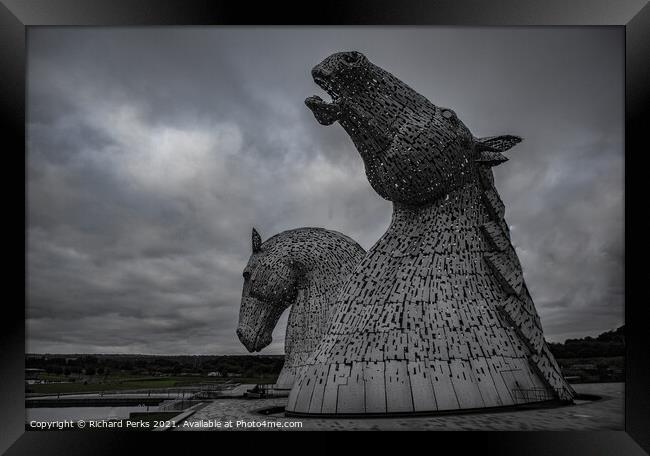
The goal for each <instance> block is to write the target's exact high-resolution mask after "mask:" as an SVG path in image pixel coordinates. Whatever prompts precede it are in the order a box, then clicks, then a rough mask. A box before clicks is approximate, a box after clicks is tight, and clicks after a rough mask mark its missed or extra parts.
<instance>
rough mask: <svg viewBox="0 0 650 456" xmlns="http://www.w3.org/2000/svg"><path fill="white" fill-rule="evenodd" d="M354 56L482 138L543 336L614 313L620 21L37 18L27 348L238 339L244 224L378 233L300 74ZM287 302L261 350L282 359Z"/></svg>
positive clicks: (207, 349)
mask: <svg viewBox="0 0 650 456" xmlns="http://www.w3.org/2000/svg"><path fill="white" fill-rule="evenodd" d="M351 49H354V50H358V51H361V52H363V53H364V54H365V55H366V56H368V58H369V59H370V60H371V61H373V62H374V63H376V64H378V65H379V66H381V67H383V68H385V69H387V70H388V71H390V72H392V73H393V74H395V75H396V76H398V77H399V78H400V79H402V80H404V81H405V82H407V83H408V84H409V85H410V86H411V87H413V88H414V89H416V90H417V91H418V92H420V93H422V94H423V95H425V96H426V97H427V98H429V99H430V100H431V101H433V102H434V103H436V104H439V105H443V106H448V107H450V108H453V109H454V110H455V111H456V113H457V114H458V116H459V117H460V118H461V119H462V120H463V121H464V123H465V124H466V125H467V126H468V127H469V128H470V130H471V131H472V132H473V134H474V135H475V136H479V137H480V136H491V135H497V134H516V135H519V136H522V137H523V138H524V141H523V142H522V143H521V144H520V145H518V146H517V147H516V148H514V149H512V150H510V151H508V152H507V155H508V156H509V157H510V160H509V161H508V162H506V163H505V164H503V165H501V166H499V167H497V168H495V179H496V184H497V188H498V189H499V191H500V194H501V196H502V198H503V200H504V202H505V204H506V220H507V221H508V223H509V224H510V225H511V230H512V238H513V242H514V244H515V246H516V248H517V252H518V254H519V256H520V259H521V262H522V265H523V268H524V276H525V279H526V281H527V284H528V287H529V289H530V291H531V294H532V296H533V299H534V300H535V303H536V306H537V309H538V312H539V313H540V316H541V319H542V323H543V326H544V330H545V335H546V337H547V339H548V340H551V341H561V340H564V339H565V338H567V337H582V336H584V335H594V334H597V333H599V332H601V331H605V330H609V329H612V328H615V327H616V326H618V325H620V324H622V323H623V309H624V307H623V306H624V288H623V277H624V276H623V273H624V271H623V266H624V248H623V226H624V219H623V199H624V195H623V171H624V155H623V90H624V85H623V74H624V73H623V68H624V67H623V33H622V32H621V31H620V30H618V29H616V28H548V29H544V28H535V29H525V28H503V29H499V28H449V27H442V28H428V27H413V28H396V27H391V28H373V27H364V28H277V27H274V28H217V27H210V28H194V27H192V28H92V29H84V28H47V27H39V28H31V29H30V30H29V33H28V98H27V106H28V124H27V148H28V150H27V179H28V189H27V192H28V193H27V197H28V199H27V204H28V208H27V210H28V233H27V234H28V250H27V268H28V270H27V283H28V287H27V305H26V329H27V350H28V351H29V352H49V353H70V352H83V353H156V354H241V353H246V350H245V348H244V347H243V346H242V345H241V344H240V343H239V341H238V340H237V337H236V336H235V332H234V331H235V328H236V324H237V316H238V311H239V300H240V296H241V286H242V278H241V273H242V270H243V268H244V266H245V264H246V262H247V260H248V257H249V255H250V249H251V246H250V231H251V227H253V226H255V227H256V228H257V229H258V231H260V233H261V234H262V237H263V239H266V238H268V237H270V236H271V235H273V234H276V233H278V232H280V231H283V230H286V229H291V228H296V227H301V226H321V227H324V228H328V229H334V230H337V231H340V232H342V233H345V234H347V235H348V236H350V237H352V238H354V239H355V240H357V241H358V242H359V243H360V244H361V245H362V246H363V247H364V248H366V249H368V248H370V247H371V246H372V245H373V244H374V242H375V241H376V240H377V239H378V238H379V237H380V236H381V234H383V232H384V231H385V230H386V228H387V227H388V223H389V221H390V215H391V205H390V203H389V202H387V201H384V200H383V199H381V198H380V197H379V196H378V195H377V194H375V193H374V191H373V190H372V189H371V188H370V185H369V184H368V181H367V179H366V177H365V174H364V169H363V164H362V162H361V158H360V157H359V154H358V153H357V152H356V150H355V149H354V146H353V145H352V142H351V141H350V139H349V137H348V136H347V135H346V134H345V132H344V131H343V129H342V128H340V127H339V126H338V125H334V126H331V127H329V128H326V127H323V126H321V125H319V124H318V123H317V122H316V121H315V120H314V118H313V116H312V115H311V113H310V112H309V110H308V109H307V108H306V107H305V106H304V104H303V100H304V98H305V97H307V96H309V95H311V94H313V93H321V91H320V89H318V88H317V86H316V85H315V84H314V83H313V82H312V80H311V76H310V69H311V68H312V67H313V66H314V65H315V64H316V63H318V62H319V61H320V60H322V59H323V58H324V57H326V56H328V55H329V54H331V53H332V52H336V51H341V50H351ZM285 324H286V314H285V315H284V317H283V318H282V320H281V322H280V324H279V325H278V327H277V328H276V330H275V331H274V342H273V343H272V344H271V346H269V347H268V348H267V349H265V350H264V351H263V353H282V352H283V342H282V336H283V333H284V325H285Z"/></svg>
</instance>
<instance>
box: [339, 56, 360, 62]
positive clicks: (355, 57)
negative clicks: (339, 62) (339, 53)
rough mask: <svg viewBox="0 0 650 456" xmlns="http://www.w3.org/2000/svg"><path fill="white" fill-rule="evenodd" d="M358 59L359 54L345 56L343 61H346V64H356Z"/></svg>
mask: <svg viewBox="0 0 650 456" xmlns="http://www.w3.org/2000/svg"><path fill="white" fill-rule="evenodd" d="M358 58H359V56H358V55H357V54H345V55H344V56H343V60H345V62H346V63H354V62H356V61H357V59H358Z"/></svg>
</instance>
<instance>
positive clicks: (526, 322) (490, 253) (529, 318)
mask: <svg viewBox="0 0 650 456" xmlns="http://www.w3.org/2000/svg"><path fill="white" fill-rule="evenodd" d="M482 155H485V154H482ZM503 161H505V160H498V159H492V160H477V162H478V173H479V182H480V186H481V201H482V203H483V205H484V207H485V209H486V212H487V214H488V221H486V222H485V223H484V224H482V225H481V227H480V229H481V232H482V234H483V235H484V237H485V238H486V240H487V245H488V246H489V247H488V248H489V250H487V251H486V252H485V253H484V256H483V258H484V260H485V263H486V264H487V265H488V267H489V269H490V270H491V271H492V274H493V276H494V278H495V279H496V281H497V282H498V283H499V284H500V286H501V289H502V290H503V291H504V293H505V294H506V296H507V298H506V299H505V300H504V301H501V302H498V303H497V304H496V308H497V311H498V313H499V315H501V316H502V317H503V318H504V319H505V320H506V322H507V323H508V324H509V325H510V326H512V327H513V328H514V329H515V331H516V333H517V335H518V336H519V338H520V339H521V341H522V342H523V343H524V344H525V345H526V347H527V348H528V350H529V351H530V353H531V356H530V358H529V360H528V361H529V363H530V365H531V367H532V368H533V369H535V370H536V371H537V372H538V373H539V374H541V377H542V378H544V379H546V381H547V382H548V384H549V385H550V386H551V387H552V388H553V389H554V390H555V392H556V393H557V394H558V396H559V397H560V399H570V398H571V397H572V396H573V395H574V394H575V392H574V391H573V390H572V389H571V387H570V386H569V385H568V384H567V383H566V381H565V380H564V378H563V376H562V373H561V371H560V367H559V366H558V365H557V362H556V361H555V358H554V357H553V356H552V355H551V353H550V351H549V349H548V345H547V344H546V341H545V340H544V334H543V331H542V323H541V321H540V319H539V315H538V314H537V310H536V309H535V305H534V303H533V300H532V298H531V296H530V293H529V292H528V288H527V287H526V283H525V281H524V278H523V271H522V267H521V263H520V262H519V258H518V257H517V253H516V252H515V248H514V246H513V245H512V242H511V240H510V229H509V227H508V224H507V223H506V221H505V217H504V216H505V205H504V204H503V201H502V200H501V197H500V196H499V193H498V192H497V189H496V187H495V185H494V174H493V172H492V166H496V165H498V164H500V163H502V162H503Z"/></svg>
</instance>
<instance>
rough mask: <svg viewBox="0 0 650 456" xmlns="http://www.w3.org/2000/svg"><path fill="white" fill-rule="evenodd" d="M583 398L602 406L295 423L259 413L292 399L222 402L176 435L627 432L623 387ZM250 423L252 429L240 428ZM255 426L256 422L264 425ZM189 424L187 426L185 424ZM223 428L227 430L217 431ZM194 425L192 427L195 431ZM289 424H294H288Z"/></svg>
mask: <svg viewBox="0 0 650 456" xmlns="http://www.w3.org/2000/svg"><path fill="white" fill-rule="evenodd" d="M572 386H573V387H574V389H575V390H576V391H577V392H578V393H582V394H595V395H598V396H601V397H602V399H601V400H598V401H577V403H576V404H575V405H570V406H564V407H557V408H548V409H537V410H521V411H507V412H506V411H504V412H491V413H472V414H465V415H445V416H430V417H417V418H415V417H414V418H366V419H339V418H292V417H285V416H284V414H283V413H278V414H273V415H268V416H264V415H260V414H258V413H256V411H257V410H259V409H263V408H270V407H282V406H284V405H285V404H286V401H287V398H272V399H255V400H247V399H217V400H214V401H212V402H210V403H209V404H208V405H207V406H205V407H203V408H202V409H200V410H198V411H197V412H196V413H195V414H194V415H192V416H191V417H190V418H188V420H186V421H185V422H184V423H181V424H180V425H179V427H177V428H176V429H175V430H177V431H186V430H222V429H224V426H225V424H226V422H228V421H229V420H230V421H232V428H230V429H234V430H253V429H254V430H278V428H277V427H276V425H277V424H278V423H288V422H293V423H295V422H297V421H299V422H301V423H302V427H301V428H298V427H287V428H281V430H323V431H326V430H327V431H329V430H346V431H352V430H422V431H424V430H431V431H461V430H466V431H518V430H521V431H529V430H547V431H551V430H553V431H555V430H558V431H560V430H572V431H576V430H601V429H607V430H622V429H623V427H624V410H625V408H624V391H625V385H624V384H623V383H592V384H579V385H572ZM238 421H240V422H242V421H243V422H246V423H247V425H243V424H241V423H240V424H239V425H238V424H237V422H238ZM264 422H266V426H264V425H260V426H259V427H257V426H258V424H256V425H254V426H255V427H251V425H250V424H251V423H264ZM185 423H187V424H185ZM217 423H220V426H221V427H217V426H218V424H217ZM190 425H191V426H190ZM285 425H288V424H285Z"/></svg>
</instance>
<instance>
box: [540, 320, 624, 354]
mask: <svg viewBox="0 0 650 456" xmlns="http://www.w3.org/2000/svg"><path fill="white" fill-rule="evenodd" d="M548 346H549V348H550V350H551V352H552V353H553V355H554V356H555V357H556V358H558V359H569V358H596V357H603V358H605V357H612V356H625V325H623V326H621V327H620V328H617V329H615V330H613V331H607V332H604V333H602V334H599V335H598V336H597V337H595V338H594V337H589V336H587V337H584V338H582V339H567V340H565V341H564V343H563V344H561V343H551V342H549V344H548Z"/></svg>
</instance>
